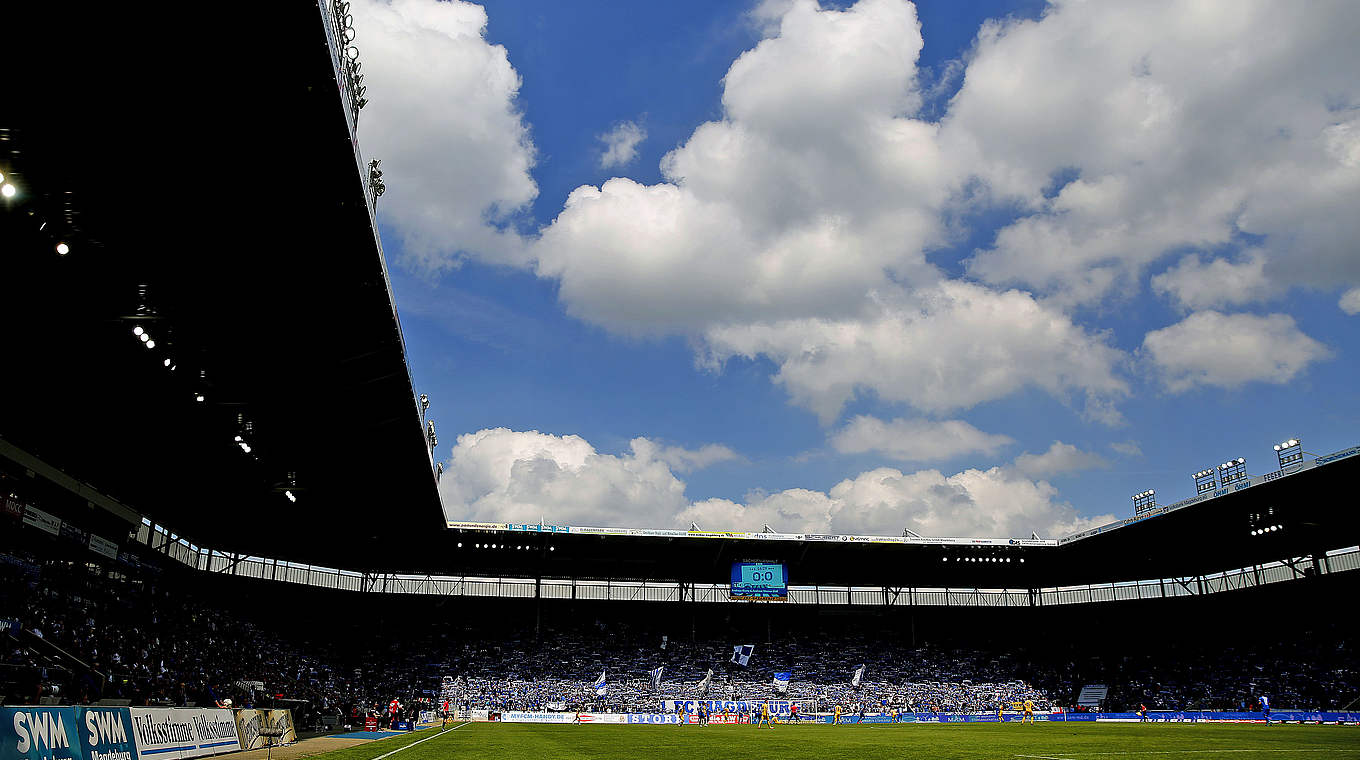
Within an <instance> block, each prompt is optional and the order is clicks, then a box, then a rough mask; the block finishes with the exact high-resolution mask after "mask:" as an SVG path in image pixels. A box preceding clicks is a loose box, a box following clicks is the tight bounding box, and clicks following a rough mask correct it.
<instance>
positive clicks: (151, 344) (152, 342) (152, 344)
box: [146, 340, 156, 348]
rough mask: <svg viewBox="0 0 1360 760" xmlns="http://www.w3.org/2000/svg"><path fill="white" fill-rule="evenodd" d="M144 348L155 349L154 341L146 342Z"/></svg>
mask: <svg viewBox="0 0 1360 760" xmlns="http://www.w3.org/2000/svg"><path fill="white" fill-rule="evenodd" d="M146 347H147V348H155V347H156V341H154V340H148V341H147V342H146Z"/></svg>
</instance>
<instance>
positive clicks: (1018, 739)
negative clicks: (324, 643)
mask: <svg viewBox="0 0 1360 760" xmlns="http://www.w3.org/2000/svg"><path fill="white" fill-rule="evenodd" d="M455 725H456V726H458V727H457V728H456V729H449V730H446V731H443V732H442V733H441V732H440V730H439V729H437V728H435V729H426V730H423V731H418V732H416V733H414V734H411V735H410V736H403V737H398V738H393V739H386V740H382V741H374V742H371V743H368V744H365V745H362V746H358V747H351V748H348V749H343V750H338V751H335V752H330V753H327V754H325V755H320V756H318V757H319V758H323V759H324V760H379V758H382V760H445V759H446V758H459V759H460V760H461V759H462V758H468V759H469V760H481V759H482V758H486V759H487V760H493V759H494V760H558V759H559V758H592V759H593V760H614V759H615V758H617V759H618V760H632V758H662V759H664V760H671V759H674V760H690V759H691V758H703V759H704V760H723V759H725V758H731V759H732V760H747V759H749V760H770V759H771V758H774V759H776V760H785V759H790V760H792V759H797V758H817V759H818V760H820V759H822V758H827V759H831V760H835V759H839V758H844V759H845V760H851V759H852V758H855V759H857V758H878V757H883V758H1008V759H1010V758H1024V759H1027V760H1120V759H1121V758H1128V759H1129V760H1138V759H1139V758H1151V759H1157V758H1160V759H1165V760H1174V758H1182V757H1183V758H1187V760H1190V759H1193V760H1204V759H1207V758H1219V757H1222V758H1236V759H1237V760H1249V759H1250V758H1256V757H1260V758H1272V759H1287V758H1314V759H1316V758H1330V757H1337V758H1357V759H1360V727H1356V726H1299V725H1290V726H1283V725H1274V726H1264V725H1232V724H1205V723H1195V724H1191V723H1176V724H1136V723H1135V724H1114V725H1112V724H1100V725H1096V724H1089V723H1087V724H1081V725H1074V724H1057V723H1054V724H1045V723H1039V724H1031V725H1019V724H1013V723H1010V724H1002V725H996V724H983V725H919V724H917V725H912V724H904V725H884V724H876V725H865V726H830V725H816V726H783V725H781V726H778V727H777V728H775V729H774V730H768V729H757V728H754V727H752V726H708V727H699V726H598V725H597V726H572V725H528V724H509V723H467V724H455Z"/></svg>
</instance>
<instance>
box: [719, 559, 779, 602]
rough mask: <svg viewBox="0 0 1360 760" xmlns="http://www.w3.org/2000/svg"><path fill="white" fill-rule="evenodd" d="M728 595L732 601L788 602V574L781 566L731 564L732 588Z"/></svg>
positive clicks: (752, 563)
mask: <svg viewBox="0 0 1360 760" xmlns="http://www.w3.org/2000/svg"><path fill="white" fill-rule="evenodd" d="M729 593H730V595H731V597H732V598H733V599H764V600H766V601H776V602H783V601H788V598H789V576H788V572H787V571H786V569H785V567H784V565H783V564H776V563H771V562H733V563H732V587H731V589H730V591H729Z"/></svg>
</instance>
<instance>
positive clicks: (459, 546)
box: [458, 541, 463, 549]
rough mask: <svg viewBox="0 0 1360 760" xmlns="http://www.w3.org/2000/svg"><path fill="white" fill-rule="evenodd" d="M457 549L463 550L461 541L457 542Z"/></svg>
mask: <svg viewBox="0 0 1360 760" xmlns="http://www.w3.org/2000/svg"><path fill="white" fill-rule="evenodd" d="M458 548H459V549H461V548H463V542H462V541H459V542H458Z"/></svg>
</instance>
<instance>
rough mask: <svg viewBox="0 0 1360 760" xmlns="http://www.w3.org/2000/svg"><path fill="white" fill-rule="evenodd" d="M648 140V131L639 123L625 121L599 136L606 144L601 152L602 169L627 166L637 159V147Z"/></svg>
mask: <svg viewBox="0 0 1360 760" xmlns="http://www.w3.org/2000/svg"><path fill="white" fill-rule="evenodd" d="M646 139H647V130H646V129H644V128H643V127H642V125H640V124H638V123H637V122H632V121H624V122H620V123H619V124H617V125H616V126H615V127H614V128H613V129H611V130H609V131H608V132H606V133H604V134H602V135H600V136H599V140H600V142H601V143H603V144H604V150H602V151H601V152H600V168H601V169H614V168H616V167H620V166H627V165H628V164H631V163H633V159H635V158H637V146H638V145H640V144H641V143H642V141H643V140H646Z"/></svg>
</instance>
